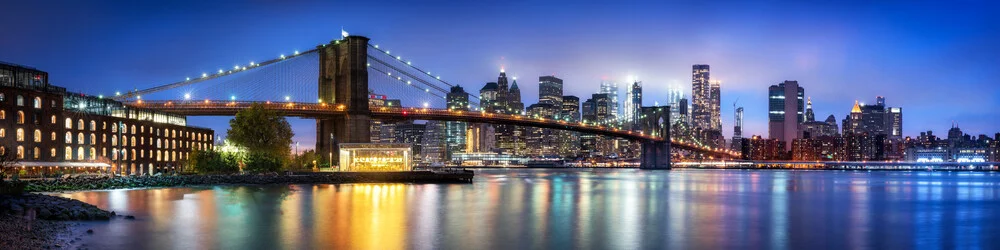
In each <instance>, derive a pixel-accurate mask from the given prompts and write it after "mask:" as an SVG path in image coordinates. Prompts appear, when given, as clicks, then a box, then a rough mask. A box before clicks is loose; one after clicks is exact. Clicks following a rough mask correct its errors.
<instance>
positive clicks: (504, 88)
mask: <svg viewBox="0 0 1000 250" xmlns="http://www.w3.org/2000/svg"><path fill="white" fill-rule="evenodd" d="M508 86H509V85H508V84H507V73H506V72H504V69H503V67H501V68H500V76H497V106H499V107H503V108H502V109H501V111H500V113H503V114H510V112H508V111H507V107H508V106H507V102H508V101H509V99H508V94H509V93H508V92H509V91H510V90H509V89H508Z"/></svg>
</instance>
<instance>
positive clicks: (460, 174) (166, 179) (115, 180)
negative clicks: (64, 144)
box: [25, 170, 474, 192]
mask: <svg viewBox="0 0 1000 250" xmlns="http://www.w3.org/2000/svg"><path fill="white" fill-rule="evenodd" d="M473 176H474V173H473V172H472V171H468V170H455V171H445V172H440V171H435V172H432V171H409V172H305V173H294V174H291V175H278V174H259V175H180V176H126V177H77V178H59V179H37V180H26V181H25V182H26V183H27V186H26V187H25V191H27V192H58V191H79V190H100V189H120V188H154V187H180V186H200V185H270V184H345V183H471V182H472V177H473Z"/></svg>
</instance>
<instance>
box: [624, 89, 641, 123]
mask: <svg viewBox="0 0 1000 250" xmlns="http://www.w3.org/2000/svg"><path fill="white" fill-rule="evenodd" d="M641 109H642V82H640V81H635V82H633V83H632V85H629V87H628V90H627V91H626V95H625V110H624V111H625V115H624V116H622V124H623V125H625V126H624V127H625V128H627V129H635V126H636V125H638V122H639V114H640V113H641Z"/></svg>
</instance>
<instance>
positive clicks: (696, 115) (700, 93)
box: [691, 64, 712, 129]
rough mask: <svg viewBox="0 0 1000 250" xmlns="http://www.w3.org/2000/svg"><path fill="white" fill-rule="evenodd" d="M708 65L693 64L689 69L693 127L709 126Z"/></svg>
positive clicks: (702, 127)
mask: <svg viewBox="0 0 1000 250" xmlns="http://www.w3.org/2000/svg"><path fill="white" fill-rule="evenodd" d="M709 79H710V75H709V67H708V65H706V64H695V65H694V66H692V69H691V125H692V126H693V127H695V128H701V129H709V128H711V120H712V119H711V115H712V112H711V109H712V105H711V100H710V97H711V86H709Z"/></svg>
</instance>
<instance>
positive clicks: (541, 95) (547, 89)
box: [538, 76, 563, 107]
mask: <svg viewBox="0 0 1000 250" xmlns="http://www.w3.org/2000/svg"><path fill="white" fill-rule="evenodd" d="M562 93H563V80H562V79H559V78H557V77H555V76H540V77H538V103H541V104H548V105H552V106H553V107H561V106H562Z"/></svg>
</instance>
